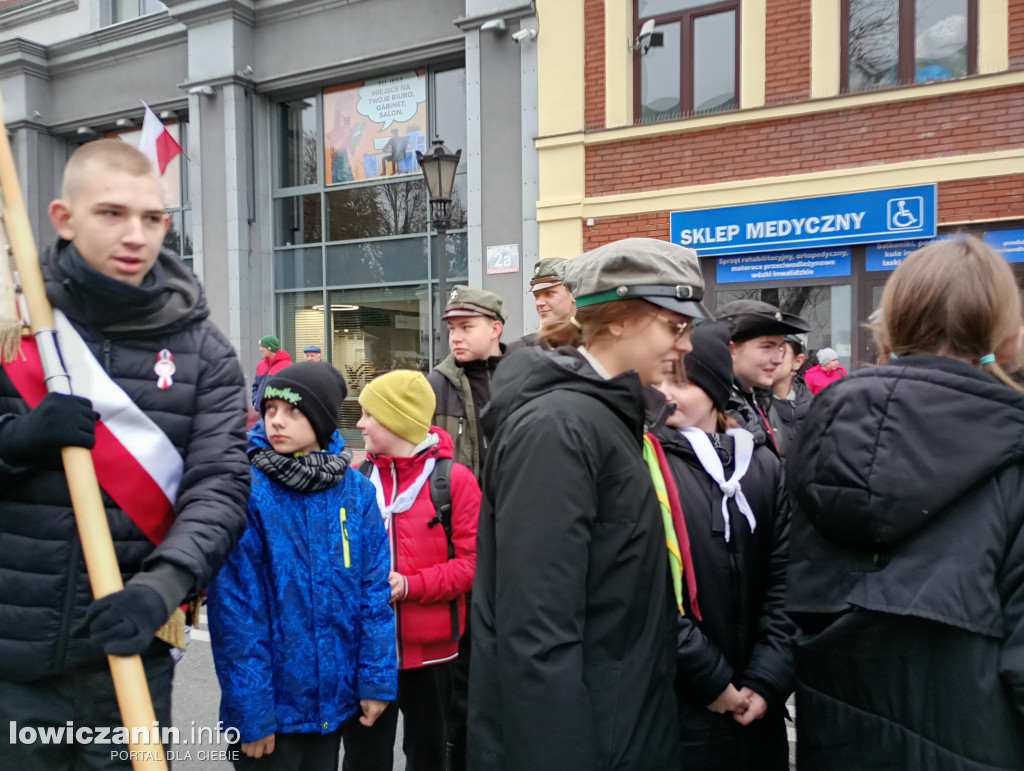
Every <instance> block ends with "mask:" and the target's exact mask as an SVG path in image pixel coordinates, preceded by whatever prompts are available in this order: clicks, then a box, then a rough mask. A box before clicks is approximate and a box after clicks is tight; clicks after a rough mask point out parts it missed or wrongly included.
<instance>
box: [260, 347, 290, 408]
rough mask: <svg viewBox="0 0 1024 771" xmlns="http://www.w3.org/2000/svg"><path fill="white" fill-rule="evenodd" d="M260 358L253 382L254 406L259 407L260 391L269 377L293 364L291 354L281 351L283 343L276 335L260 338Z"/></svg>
mask: <svg viewBox="0 0 1024 771" xmlns="http://www.w3.org/2000/svg"><path fill="white" fill-rule="evenodd" d="M260 356H261V357H262V358H261V359H260V360H259V361H258V362H257V363H256V377H254V378H253V381H252V406H253V407H259V404H260V401H261V400H260V389H261V388H262V387H263V381H264V380H266V379H267V376H269V375H273V374H274V373H276V372H280V371H281V370H282V369H284V368H285V367H287V366H288V365H289V364H291V363H292V357H291V354H290V353H288V351H283V350H281V341H280V340H278V339H277V336H276V335H264V336H263V337H261V338H260Z"/></svg>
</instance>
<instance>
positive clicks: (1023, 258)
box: [982, 228, 1024, 262]
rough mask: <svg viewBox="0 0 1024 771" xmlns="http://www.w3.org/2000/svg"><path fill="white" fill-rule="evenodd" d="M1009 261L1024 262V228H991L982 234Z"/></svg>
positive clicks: (986, 241)
mask: <svg viewBox="0 0 1024 771" xmlns="http://www.w3.org/2000/svg"><path fill="white" fill-rule="evenodd" d="M982 239H983V240H984V241H985V243H986V244H988V245H989V246H991V247H992V248H993V249H995V250H996V251H997V252H1000V253H1001V254H1002V255H1003V257H1005V258H1006V261H1007V262H1024V229H1021V228H1018V229H1016V230H990V231H989V232H988V233H985V234H984V235H983V236H982Z"/></svg>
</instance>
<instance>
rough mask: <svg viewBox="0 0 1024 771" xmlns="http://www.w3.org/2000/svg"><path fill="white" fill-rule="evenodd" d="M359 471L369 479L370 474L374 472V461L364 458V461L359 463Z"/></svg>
mask: <svg viewBox="0 0 1024 771" xmlns="http://www.w3.org/2000/svg"><path fill="white" fill-rule="evenodd" d="M359 473H360V474H362V475H363V476H364V477H366V478H367V479H369V477H370V474H372V473H373V461H372V460H370V459H369V458H363V462H362V463H360V464H359Z"/></svg>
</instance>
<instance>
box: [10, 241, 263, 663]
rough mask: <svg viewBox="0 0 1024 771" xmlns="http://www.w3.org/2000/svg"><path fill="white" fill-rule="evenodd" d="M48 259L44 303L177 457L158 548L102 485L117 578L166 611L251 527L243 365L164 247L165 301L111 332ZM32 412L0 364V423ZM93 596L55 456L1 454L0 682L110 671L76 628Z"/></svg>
mask: <svg viewBox="0 0 1024 771" xmlns="http://www.w3.org/2000/svg"><path fill="white" fill-rule="evenodd" d="M55 255H56V252H55V249H53V248H51V249H49V250H47V252H46V253H45V254H44V255H43V258H42V267H43V273H44V277H45V279H46V288H47V295H48V297H49V298H50V301H51V302H52V303H53V305H54V307H56V308H59V309H60V310H62V311H64V313H65V314H66V315H67V316H68V318H69V319H70V320H71V322H72V323H73V324H74V325H75V327H76V329H77V330H78V332H79V333H80V334H81V336H82V338H83V339H84V340H85V341H86V343H87V344H88V345H89V347H90V349H91V350H92V352H93V355H94V356H95V357H96V359H97V360H98V361H99V362H100V363H101V364H102V365H103V367H104V369H105V370H106V371H107V373H108V374H109V375H110V376H111V377H112V378H113V379H114V381H116V382H117V384H118V385H119V386H120V387H121V388H122V389H124V391H125V392H126V393H127V394H128V395H129V396H130V397H131V398H132V400H133V401H134V402H135V403H136V404H137V405H139V406H140V407H141V408H142V409H143V411H144V412H145V413H146V414H147V415H148V416H149V417H150V418H151V419H152V420H153V421H154V422H155V423H156V424H157V426H159V427H160V429H161V430H162V431H163V432H164V433H165V434H166V435H167V437H168V438H169V439H170V440H171V443H172V444H173V445H174V446H175V448H177V450H178V452H180V453H181V456H182V458H183V459H184V464H185V468H184V474H183V476H182V479H181V483H180V487H179V492H178V499H177V503H176V507H175V508H176V519H175V522H174V524H173V525H172V526H171V528H170V530H169V531H168V533H167V535H166V537H165V538H164V539H163V541H162V542H161V544H160V545H159V546H156V547H154V545H153V544H152V543H151V542H150V541H149V540H148V539H147V537H146V536H145V535H144V534H143V532H142V531H141V530H140V529H139V528H138V527H137V526H136V525H135V524H134V523H133V522H132V521H131V520H130V519H129V518H128V516H127V515H126V514H125V513H124V512H123V511H122V510H121V509H120V508H118V506H117V504H116V503H115V502H114V501H113V499H112V498H110V496H108V495H107V494H106V493H103V502H104V505H105V507H106V511H107V521H108V522H109V524H110V530H111V534H112V536H113V540H114V549H115V551H116V554H117V559H118V562H119V564H120V567H121V574H122V577H123V578H124V580H125V581H137V582H139V583H143V584H145V585H147V586H150V587H151V588H153V589H154V590H156V591H157V592H158V593H160V595H161V597H163V599H164V602H165V605H167V607H168V609H171V608H173V607H175V606H177V605H178V604H180V603H181V602H183V601H184V600H185V599H186V598H187V597H193V596H196V595H197V594H198V593H199V592H200V591H201V590H202V588H203V586H204V584H205V583H206V582H207V581H208V580H209V579H210V578H212V577H213V575H214V574H215V573H216V571H217V570H218V569H219V568H220V565H221V563H222V562H223V561H224V559H225V558H226V557H227V555H228V553H229V552H230V551H231V549H232V548H233V547H234V545H235V543H236V542H237V540H238V538H239V536H240V535H241V533H242V531H243V530H244V529H245V507H246V499H247V498H248V493H249V464H248V461H247V459H246V456H245V406H246V392H245V381H244V378H243V376H242V370H241V368H240V367H239V364H238V360H237V358H236V356H235V353H234V351H233V350H232V348H231V345H230V344H229V343H228V341H227V340H226V339H225V338H224V337H223V336H222V335H221V334H220V332H218V331H217V329H216V328H215V327H214V326H213V324H212V323H211V322H209V321H208V320H207V316H208V315H209V312H208V310H207V307H206V302H205V300H204V298H203V295H202V290H201V288H200V287H199V284H198V283H197V282H196V280H195V277H194V276H192V274H191V273H190V272H189V271H188V269H187V268H186V267H185V266H184V265H183V264H182V263H181V261H180V260H179V259H178V258H177V257H176V256H174V255H173V254H172V253H170V252H161V254H160V257H159V260H160V262H161V265H162V266H163V268H164V273H165V286H166V289H165V295H166V302H164V303H163V304H162V306H161V307H160V308H159V309H158V310H156V311H155V312H153V313H151V314H150V315H149V316H147V317H145V318H126V319H124V320H123V323H121V324H119V325H118V329H119V331H114V330H113V329H109V328H108V329H107V331H103V330H100V329H98V328H95V327H92V326H89V325H88V324H87V323H86V322H85V321H84V316H83V314H82V312H81V309H80V307H79V306H78V305H77V303H76V300H75V292H74V289H75V288H74V285H73V283H72V282H70V279H68V278H67V277H66V276H65V275H64V274H63V273H62V272H61V270H60V268H59V267H58V266H57V264H56V259H55ZM163 348H167V349H168V350H170V351H171V353H172V354H173V356H174V364H175V366H176V368H177V371H176V372H175V374H174V382H173V385H172V386H171V387H170V388H167V389H165V390H160V389H158V388H157V387H156V384H157V376H156V374H155V373H154V371H153V366H154V363H155V362H156V360H157V352H158V351H160V350H161V349H163ZM72 387H74V384H73V383H72ZM27 411H28V408H27V405H26V404H25V402H24V401H23V400H22V399H21V397H20V396H19V395H18V393H17V391H16V390H15V389H14V387H13V385H12V384H11V381H10V379H9V378H8V377H7V375H6V374H5V373H4V372H3V370H2V368H0V421H2V420H4V419H5V418H8V419H9V418H10V417H11V416H17V415H21V414H24V413H25V412H27ZM91 600H92V593H91V591H90V589H89V582H88V577H87V574H86V570H85V562H84V560H83V557H82V550H81V546H80V543H79V539H78V531H77V529H76V526H75V519H74V515H73V512H72V509H71V504H70V498H69V494H68V488H67V482H66V480H65V478H64V471H63V466H62V464H61V460H60V455H59V454H57V453H53V454H52V455H50V456H48V457H45V458H43V459H41V460H40V461H39V462H38V463H36V464H34V465H31V466H19V467H15V466H12V465H10V464H8V463H5V462H4V459H3V458H0V679H5V680H35V679H39V678H43V677H49V676H52V675H56V674H60V673H63V672H67V671H71V670H80V669H85V668H91V667H105V666H106V657H105V655H104V654H103V651H102V648H101V647H100V646H99V645H97V644H96V643H94V642H93V641H91V640H90V639H89V638H88V637H87V636H86V633H85V631H84V630H83V623H82V622H83V619H84V615H85V612H86V608H87V606H88V605H89V603H90V602H91ZM168 612H170V611H168ZM161 646H162V647H161ZM160 649H162V650H163V651H164V652H166V651H167V646H166V644H165V643H163V642H160V641H159V640H154V642H153V644H152V645H151V651H152V652H156V651H157V650H160Z"/></svg>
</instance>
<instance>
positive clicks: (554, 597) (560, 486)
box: [468, 348, 679, 771]
mask: <svg viewBox="0 0 1024 771" xmlns="http://www.w3.org/2000/svg"><path fill="white" fill-rule="evenodd" d="M483 419H484V422H485V428H486V429H487V431H488V434H489V435H490V436H492V437H493V442H492V444H491V449H490V453H489V455H488V458H487V464H486V466H485V469H484V491H483V492H484V497H483V502H482V505H481V512H480V522H479V526H478V530H477V562H476V578H475V583H474V588H473V624H472V626H473V656H472V658H471V661H470V692H469V699H470V707H469V763H468V766H469V767H470V768H474V769H476V768H479V769H492V768H495V769H497V768H500V769H505V771H520V770H522V771H527V770H529V771H536V770H539V769H556V770H557V771H567V770H568V769H588V771H590V770H591V769H594V770H598V769H669V768H679V761H678V755H677V742H678V738H677V736H678V734H677V729H676V702H675V698H674V695H673V688H672V680H673V676H674V673H675V661H674V657H675V639H674V638H675V628H674V627H675V618H676V617H677V616H678V615H679V613H678V611H677V610H676V609H675V607H674V604H673V601H672V598H671V589H670V586H669V572H668V559H667V550H666V547H665V531H664V527H663V524H662V521H661V514H660V511H659V507H658V503H657V500H656V498H655V492H654V485H653V483H652V482H651V477H650V475H649V473H648V470H647V468H646V466H645V464H644V461H643V460H642V457H641V441H642V431H643V424H644V396H643V389H642V387H641V384H640V380H639V378H638V377H637V375H636V373H635V372H631V373H624V374H622V375H619V376H617V377H615V378H612V379H611V380H608V381H605V380H602V379H601V378H600V376H598V375H597V373H595V372H594V370H593V368H592V367H591V366H590V365H589V364H588V363H587V362H586V360H585V359H583V358H582V357H581V356H580V354H579V353H578V352H577V351H575V350H574V349H571V348H563V349H559V350H558V351H544V350H541V349H540V348H524V349H521V350H519V351H516V352H515V353H513V354H512V355H511V356H510V357H509V358H508V359H507V360H506V361H505V362H503V363H502V365H501V366H500V367H499V368H498V371H497V373H496V375H495V378H494V382H493V385H492V396H491V403H490V405H489V406H488V408H487V410H486V411H485V413H484V417H483Z"/></svg>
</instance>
